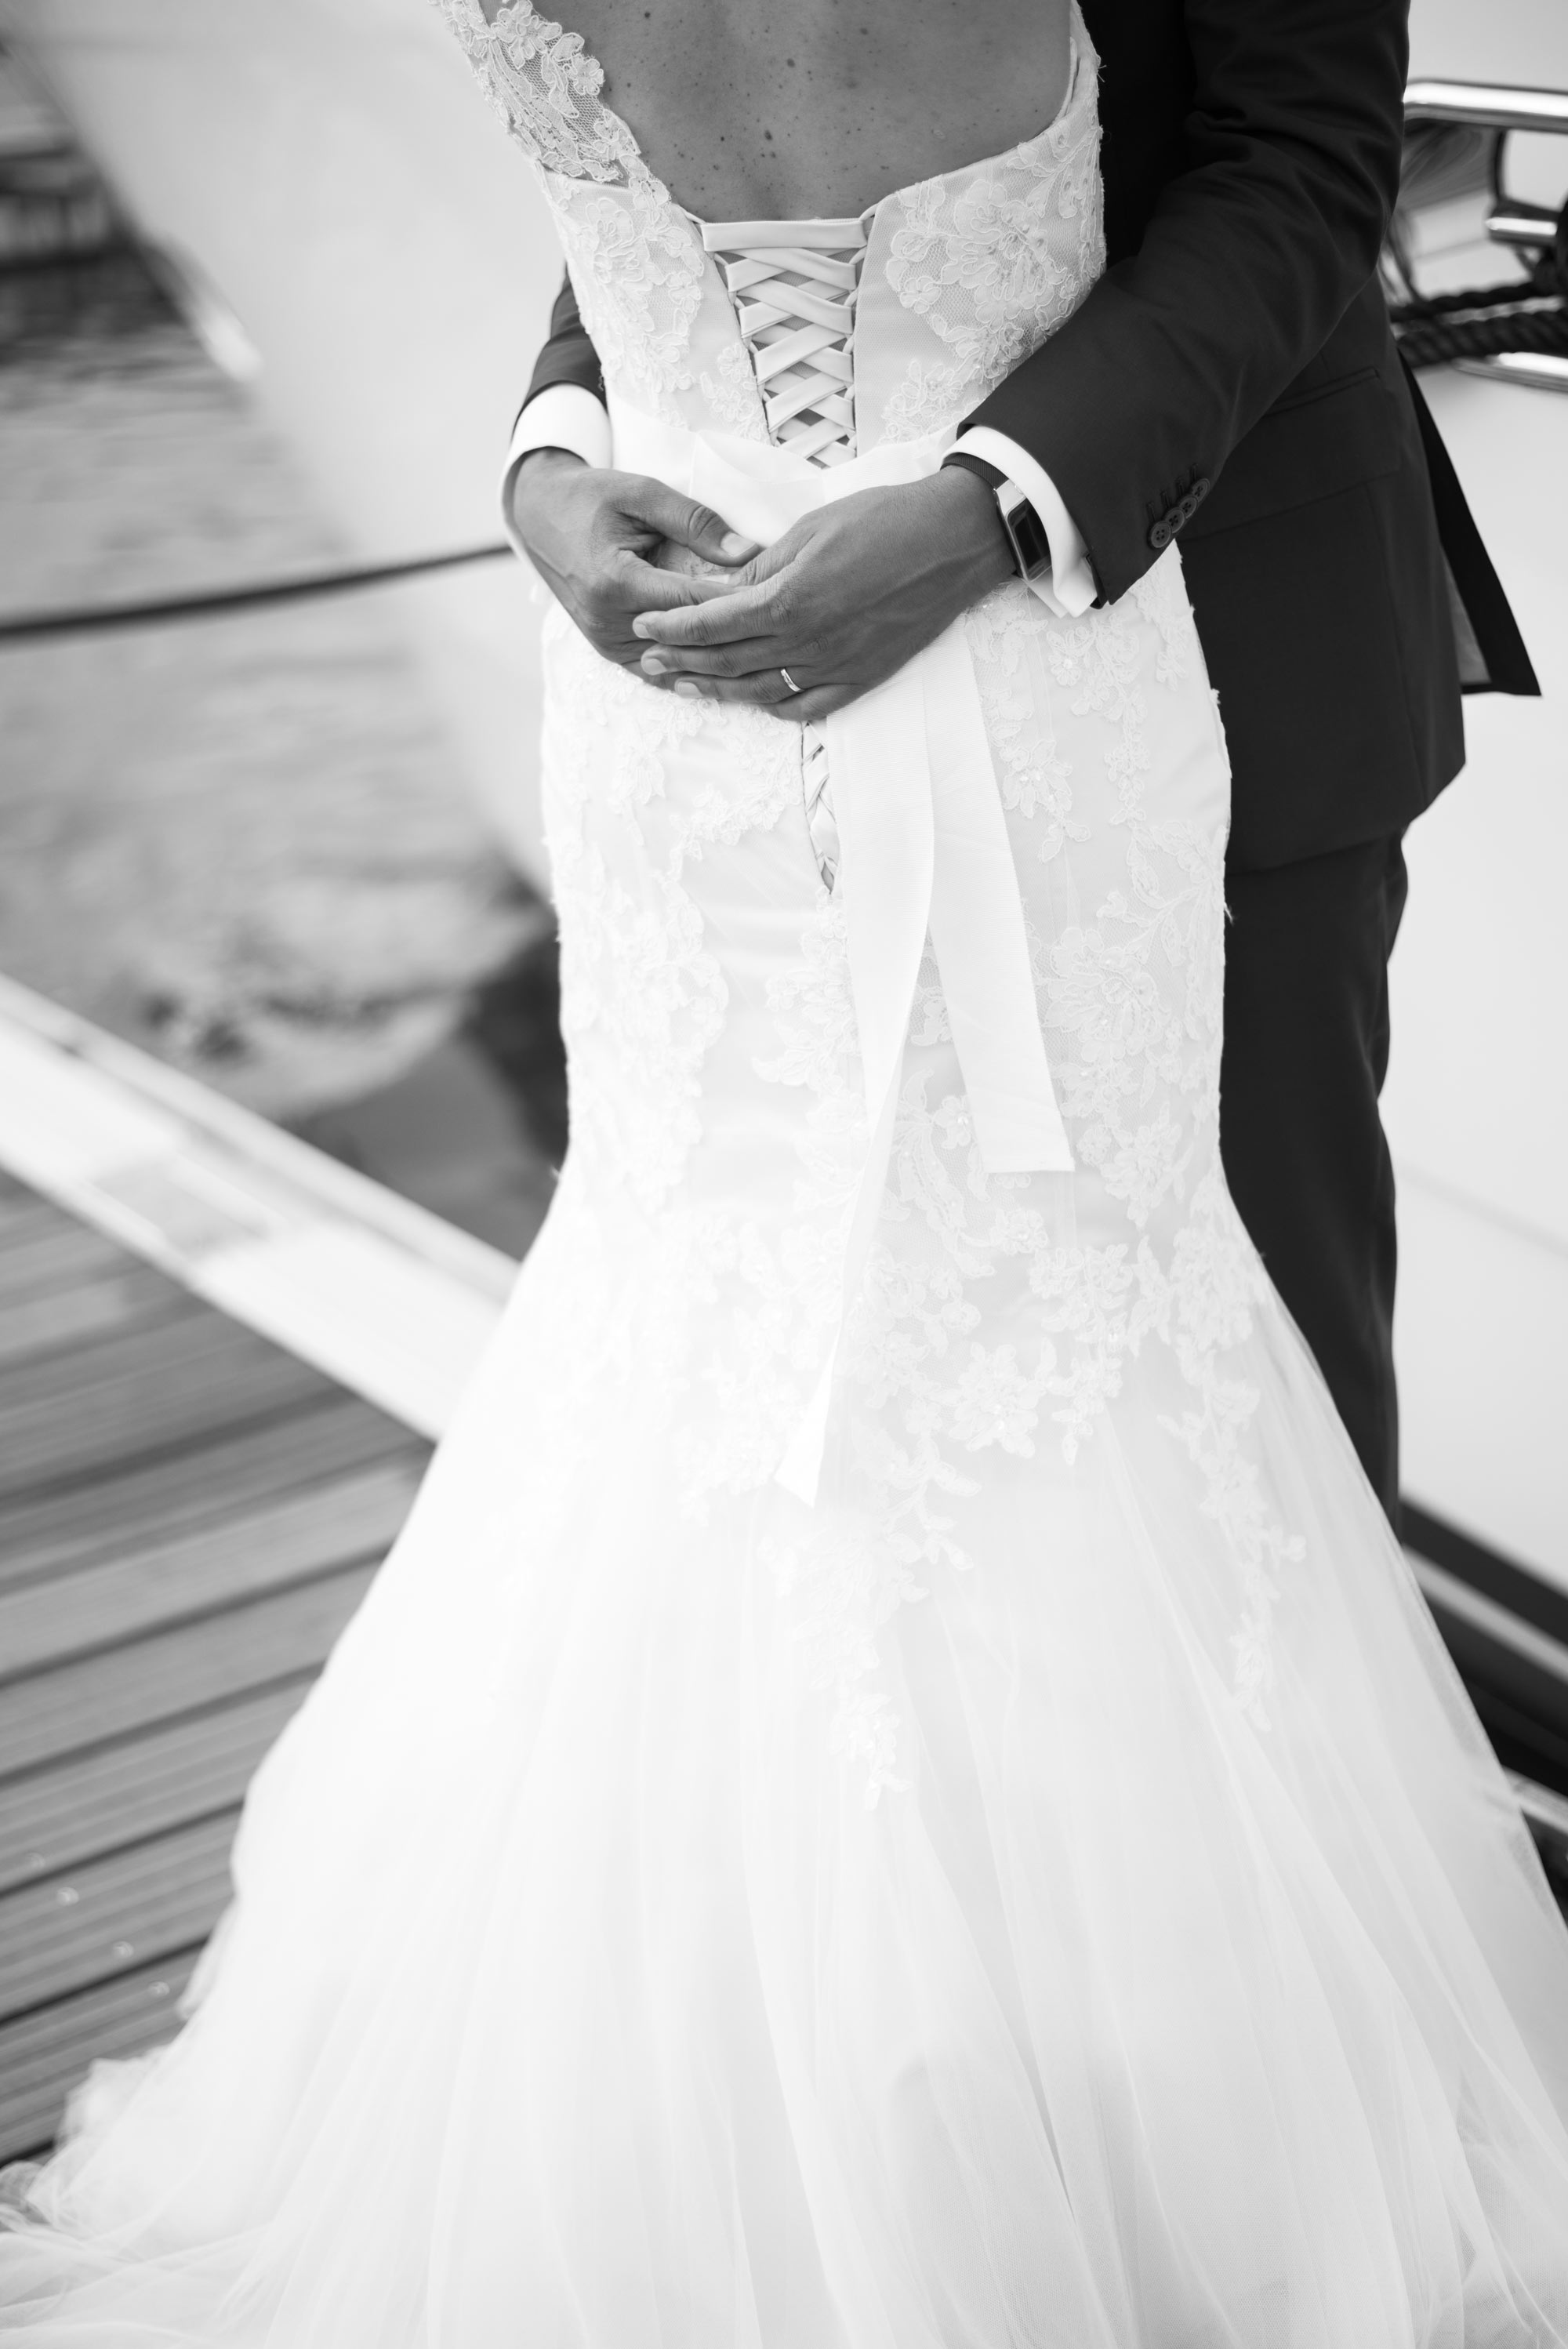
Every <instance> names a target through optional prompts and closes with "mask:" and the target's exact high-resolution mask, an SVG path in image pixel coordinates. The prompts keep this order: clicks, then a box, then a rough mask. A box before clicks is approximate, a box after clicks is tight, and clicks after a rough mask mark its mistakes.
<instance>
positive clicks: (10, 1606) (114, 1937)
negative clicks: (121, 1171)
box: [0, 1174, 429, 2158]
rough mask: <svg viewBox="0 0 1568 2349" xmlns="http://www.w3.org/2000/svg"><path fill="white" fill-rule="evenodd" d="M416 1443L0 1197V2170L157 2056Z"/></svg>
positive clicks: (24, 1193)
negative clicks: (130, 2061) (108, 2079)
mask: <svg viewBox="0 0 1568 2349" xmlns="http://www.w3.org/2000/svg"><path fill="white" fill-rule="evenodd" d="M428 1452H429V1445H428V1443H427V1442H426V1441H425V1440H424V1438H423V1437H421V1436H419V1435H417V1434H414V1433H411V1432H410V1431H409V1429H408V1428H407V1426H405V1425H402V1424H400V1423H398V1422H397V1421H396V1420H394V1419H392V1418H391V1417H389V1416H387V1414H386V1413H382V1412H380V1411H378V1410H376V1409H374V1408H373V1407H372V1406H371V1405H370V1404H369V1403H367V1402H363V1401H361V1400H360V1399H359V1398H358V1397H357V1396H355V1395H353V1394H350V1393H348V1392H346V1391H345V1389H344V1388H342V1387H341V1386H339V1385H337V1384H336V1383H335V1381H333V1380H332V1379H330V1378H328V1377H326V1376H325V1375H324V1374H323V1373H322V1372H321V1371H316V1370H314V1369H312V1368H310V1367H309V1366H308V1365H307V1364H306V1363H305V1362H304V1361H301V1360H300V1359H299V1358H298V1357H297V1356H296V1355H294V1354H293V1353H290V1352H288V1351H285V1350H284V1349H283V1348H281V1347H279V1346H277V1345H275V1344H273V1342H272V1341H271V1340H268V1339H266V1338H263V1337H261V1336H258V1335H257V1334H256V1333H255V1332H254V1331H253V1330H249V1329H246V1328H243V1327H242V1326H241V1325H240V1323H238V1322H237V1321H235V1320H233V1319H231V1318H229V1317H228V1316H227V1315H226V1314H224V1313H222V1311H220V1310H218V1309H216V1308H215V1307H214V1306H212V1305H211V1304H209V1303H207V1302H205V1301H204V1300H203V1299H201V1298H200V1297H198V1296H195V1295H193V1294H192V1293H191V1291H190V1290H189V1289H188V1288H184V1287H182V1286H181V1285H180V1284H179V1283H177V1282H176V1281H175V1280H173V1279H171V1278H170V1277H169V1276H168V1275H167V1274H166V1273H164V1272H162V1271H160V1270H159V1269H158V1268H155V1267H154V1266H152V1265H150V1264H148V1263H145V1262H143V1261H141V1260H140V1259H139V1258H138V1257H134V1256H132V1255H130V1254H129V1253H128V1252H127V1251H126V1250H125V1249H124V1248H123V1247H120V1246H119V1243H118V1242H117V1241H116V1240H114V1239H111V1238H109V1237H106V1236H105V1235H104V1234H103V1233H102V1232H100V1231H98V1230H95V1229H92V1228H91V1227H89V1226H87V1225H84V1224H82V1223H79V1222H77V1220H75V1219H74V1218H73V1217H72V1216H68V1215H67V1214H66V1213H64V1212H63V1211H62V1210H61V1209H60V1208H59V1207H57V1206H54V1205H52V1204H50V1203H49V1202H48V1201H46V1200H45V1199H43V1198H41V1197H39V1196H38V1195H36V1194H35V1193H33V1192H31V1191H29V1190H27V1189H26V1188H25V1187H24V1186H23V1185H21V1184H19V1183H18V1182H16V1181H15V1180H14V1179H13V1178H12V1177H10V1176H8V1175H5V1174H0V2158H12V2157H15V2156H18V2155H21V2154H26V2153H28V2152H31V2151H34V2150H36V2149H39V2148H42V2147H45V2146H46V2145H47V2143H48V2142H49V2140H50V2139H51V2138H52V2137H53V2136H54V2134H55V2131H56V2128H57V2124H58V2121H59V2117H60V2113H61V2109H62V2104H63V2100H64V2097H65V2095H66V2092H67V2089H68V2088H69V2087H70V2085H72V2084H73V2083H74V2082H75V2081H77V2079H79V2078H80V2076H81V2075H82V2073H83V2072H84V2070H85V2069H86V2068H87V2066H88V2064H89V2063H91V2062H92V2061H93V2059H94V2058H95V2057H98V2056H100V2055H125V2054H132V2053H135V2052H136V2051H137V2050H139V2049H141V2048H143V2047H145V2046H147V2045H149V2044H151V2043H153V2042H155V2041H156V2040H158V2039H160V2038H162V2037H166V2036H167V2035H169V2034H170V2033H171V2031H172V2030H173V2029H174V2027H175V2025H176V2022H177V2016H176V2013H175V2006H176V2002H177V2001H178V1999H179V1996H180V1993H181V1990H182V1989H183V1987H184V1985H185V1982H186V1981H187V1980H188V1978H189V1975H190V1972H191V1966H192V1964H193V1963H194V1961H195V1958H196V1955H197V1952H198V1951H199V1949H200V1947H201V1942H202V1941H203V1940H204V1939H205V1938H206V1936H207V1934H208V1933H209V1931H210V1930H211V1927H212V1925H213V1923H214V1921H215V1920H216V1919H217V1917H218V1915H219V1913H220V1911H221V1909H222V1907H223V1905H224V1902H225V1900H226V1899H227V1895H228V1850H229V1845H230V1841H231V1839H232V1835H233V1830H234V1824H235V1817H236V1813H237V1806H238V1804H239V1801H240V1797H241V1795H242V1791H243V1788H244V1785H245V1783H246V1781H247V1779H248V1778H249V1776H250V1775H251V1772H252V1771H253V1769H254V1767H255V1764H256V1763H257V1762H258V1760H259V1759H260V1757H261V1755H262V1754H263V1752H264V1751H265V1750H266V1748H267V1746H268V1745H269V1744H271V1742H272V1741H273V1738H274V1737H275V1736H276V1735H277V1733H278V1731H279V1730H280V1729H281V1728H282V1727H283V1725H284V1722H285V1721H286V1720H287V1719H288V1717H289V1715H290V1714H291V1713H292V1712H293V1711H294V1707H295V1706H296V1705H297V1704H298V1703H299V1702H300V1700H301V1698H302V1697H303V1696H304V1692H305V1691H306V1689H307V1688H308V1687H309V1685H310V1682H311V1681H312V1679H313V1678H314V1677H315V1673H316V1672H317V1671H319V1669H320V1667H321V1664H322V1662H323V1661H324V1660H325V1655H326V1652H327V1650H328V1648H329V1647H330V1645H331V1643H332V1641H333V1640H334V1639H335V1636H336V1634H337V1632H338V1631H339V1630H341V1628H342V1626H343V1625H344V1623H345V1622H346V1619H347V1618H348V1616H349V1615H350V1613H351V1612H352V1611H353V1609H354V1607H355V1605H356V1602H357V1600H358V1599H359V1598H360V1596H361V1594H362V1593H363V1591H364V1590H365V1588H366V1584H367V1582H368V1581H369V1578H370V1576H371V1574H372V1573H373V1571H374V1569H375V1567H376V1564H377V1561H378V1559H379V1558H380V1557H382V1555H383V1554H384V1552H385V1551H386V1549H387V1546H388V1545H389V1543H390V1542H391V1540H392V1538H393V1537H394V1536H395V1535H396V1534H397V1529H398V1527H399V1526H400V1525H401V1524H402V1521H403V1518H404V1516H405V1514H406V1513H407V1508H408V1505H409V1503H410V1501H411V1499H412V1497H413V1494H414V1491H415V1487H416V1485H417V1484H418V1478H419V1476H420V1474H421V1472H422V1470H423V1467H424V1464H425V1461H426V1459H427V1457H428Z"/></svg>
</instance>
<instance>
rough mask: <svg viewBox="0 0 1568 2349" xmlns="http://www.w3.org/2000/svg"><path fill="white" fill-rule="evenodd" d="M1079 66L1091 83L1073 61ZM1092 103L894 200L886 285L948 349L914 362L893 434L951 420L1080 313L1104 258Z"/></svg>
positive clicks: (1079, 97) (896, 401)
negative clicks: (977, 167) (968, 171)
mask: <svg viewBox="0 0 1568 2349" xmlns="http://www.w3.org/2000/svg"><path fill="white" fill-rule="evenodd" d="M1075 70H1076V73H1077V74H1078V76H1079V77H1082V78H1084V82H1085V85H1086V87H1087V88H1089V89H1092V72H1090V71H1089V70H1088V67H1087V62H1086V60H1085V59H1084V58H1083V57H1079V58H1078V63H1077V67H1076V68H1075ZM1098 157H1099V123H1098V120H1097V118H1096V114H1095V109H1094V107H1093V105H1092V103H1089V104H1085V103H1084V95H1083V91H1081V90H1079V89H1075V90H1074V92H1073V94H1072V98H1071V99H1070V101H1069V103H1068V106H1067V108H1066V109H1064V111H1063V113H1062V115H1061V117H1060V119H1058V120H1057V122H1056V123H1054V124H1053V125H1052V126H1051V128H1050V129H1048V130H1046V131H1043V132H1042V133H1041V134H1040V136H1039V137H1038V138H1037V139H1032V140H1026V141H1025V142H1024V143H1023V144H1022V145H1021V146H1019V147H1016V148H1014V149H1013V150H1011V151H1010V152H1009V153H1007V154H1006V155H1004V156H1000V157H998V158H997V160H996V161H995V163H994V164H991V165H989V166H988V167H987V168H986V169H985V171H981V172H977V173H975V174H974V175H973V176H972V177H969V178H966V179H965V180H963V181H959V182H958V183H957V184H956V185H954V182H953V181H951V180H944V179H937V180H927V181H922V182H921V184H920V185H919V186H917V187H913V188H910V189H906V190H905V191H903V192H902V193H901V194H900V195H899V196H898V197H897V198H896V199H894V200H893V201H894V202H896V203H897V205H898V207H899V209H900V211H901V212H902V213H903V226H902V227H900V228H899V229H897V230H896V231H895V232H894V234H893V237H892V249H891V254H890V257H889V260H888V264H887V277H888V283H889V285H891V286H892V290H893V292H894V293H895V294H896V295H898V298H899V300H900V301H901V302H902V303H903V305H904V307H905V308H906V309H908V310H911V311H913V313H914V315H915V316H917V317H919V318H921V319H923V321H924V323H925V325H926V326H928V327H929V328H930V329H931V331H932V332H933V334H934V335H935V336H937V337H938V339H939V340H940V341H941V342H942V343H944V344H945V346H946V347H947V348H948V350H949V351H950V352H951V353H952V364H951V367H948V368H933V367H918V366H917V367H912V369H911V371H910V374H909V375H908V376H906V378H905V380H904V384H903V386H901V387H900V388H899V390H898V391H897V392H895V394H894V396H893V398H892V400H891V401H890V402H889V409H890V411H891V412H892V413H891V417H890V423H891V427H892V436H893V437H895V438H897V437H903V436H906V435H907V433H908V430H909V426H910V424H911V423H912V422H913V418H914V417H915V416H916V415H918V416H919V417H920V419H921V424H920V429H921V430H923V431H930V430H932V429H934V428H935V427H936V426H938V425H941V424H946V423H949V422H952V421H954V420H955V419H956V417H957V415H958V413H959V412H960V409H961V408H962V406H963V405H964V403H965V402H966V401H973V400H974V398H975V397H976V396H977V395H982V396H983V395H984V393H985V392H986V391H989V390H992V389H994V388H995V386H996V385H997V384H999V383H1000V382H1002V380H1003V379H1004V378H1006V376H1008V375H1010V374H1011V373H1012V371H1013V369H1014V368H1015V367H1016V366H1017V365H1018V364H1019V362H1020V361H1021V360H1023V359H1025V358H1027V357H1028V356H1029V355H1030V353H1031V352H1033V351H1035V350H1037V349H1038V347H1039V346H1040V345H1041V343H1042V342H1044V341H1045V339H1046V337H1047V336H1048V335H1049V334H1050V333H1051V332H1052V331H1053V330H1054V329H1055V328H1056V327H1057V326H1060V325H1061V324H1062V323H1063V321H1064V320H1065V319H1067V318H1068V317H1069V316H1071V315H1072V313H1073V311H1074V310H1076V309H1077V307H1078V304H1079V303H1080V302H1081V301H1082V300H1083V298H1084V296H1085V295H1087V294H1088V290H1089V287H1090V286H1091V285H1093V284H1094V282H1095V280H1096V278H1097V277H1099V274H1101V272H1102V270H1103V268H1104V266H1105V238H1104V232H1103V228H1102V226H1101V222H1100V215H1099V172H1098V170H1097V168H1096V167H1097V161H1098Z"/></svg>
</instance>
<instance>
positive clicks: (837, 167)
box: [483, 0, 1070, 220]
mask: <svg viewBox="0 0 1568 2349" xmlns="http://www.w3.org/2000/svg"><path fill="white" fill-rule="evenodd" d="M483 4H484V5H485V7H486V9H487V11H488V12H489V13H490V14H491V15H492V16H493V14H494V12H495V7H496V5H499V0H483ZM568 5H569V7H570V10H571V15H570V19H569V21H568V22H567V24H566V29H567V31H569V32H575V33H580V34H581V35H582V36H583V45H584V47H586V48H587V50H588V52H589V54H590V55H591V56H592V57H596V58H597V59H598V60H599V63H600V64H601V65H602V66H603V68H604V88H603V97H604V100H605V102H606V104H608V105H610V106H612V107H613V108H614V110H615V112H616V113H617V114H619V115H620V116H621V118H622V119H623V120H624V122H625V123H626V124H627V126H628V128H629V129H631V131H632V133H633V135H634V138H635V139H636V140H637V143H638V145H639V146H640V148H641V149H642V151H643V155H644V159H645V161H646V163H647V165H648V168H649V170H650V171H653V172H654V173H655V175H656V176H657V177H658V178H659V179H661V180H662V181H664V182H665V186H666V187H667V188H668V189H669V191H670V192H671V194H672V195H673V196H674V197H675V199H676V202H677V203H680V204H683V205H684V206H685V207H686V211H688V212H694V213H696V216H697V217H698V218H699V219H702V220H791V219H802V218H807V217H810V216H811V215H813V214H820V215H825V216H827V217H829V218H841V217H850V216H852V215H853V214H855V213H858V212H864V211H865V210H866V209H867V207H868V206H870V205H872V204H874V203H875V202H877V200H878V199H879V198H880V197H882V196H885V195H889V194H891V193H892V191H893V190H894V189H895V188H905V187H909V186H910V185H911V184H912V183H913V182H914V181H917V180H924V179H929V178H931V177H932V176H933V175H934V174H935V173H938V172H942V171H957V170H959V169H961V168H962V166H963V165H965V164H966V163H975V162H979V161H981V160H984V159H985V157H987V156H990V155H997V154H1001V153H1002V152H1003V151H1004V150H1006V149H1007V148H1009V147H1014V146H1016V145H1017V143H1018V142H1019V141H1020V140H1025V139H1032V138H1033V137H1034V136H1035V135H1036V134H1037V132H1038V131H1041V130H1043V129H1045V128H1046V126H1047V123H1049V122H1051V121H1052V120H1053V119H1055V117H1056V115H1057V113H1058V111H1059V110H1060V108H1061V104H1062V100H1063V98H1065V96H1066V94H1067V84H1068V71H1069V67H1070V59H1069V47H1068V0H658V5H655V6H653V7H648V6H645V5H644V0H568ZM998 60H1005V61H1006V69H1005V70H999V69H998Z"/></svg>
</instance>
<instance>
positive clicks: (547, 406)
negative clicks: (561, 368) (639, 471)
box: [500, 383, 611, 554]
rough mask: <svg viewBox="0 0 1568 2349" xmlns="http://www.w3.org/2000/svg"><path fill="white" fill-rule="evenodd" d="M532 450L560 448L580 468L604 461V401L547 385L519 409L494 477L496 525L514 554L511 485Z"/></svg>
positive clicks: (566, 386) (577, 389)
mask: <svg viewBox="0 0 1568 2349" xmlns="http://www.w3.org/2000/svg"><path fill="white" fill-rule="evenodd" d="M533 449H566V450H570V451H571V453H572V454H573V456H574V457H581V458H582V460H583V463H584V464H585V465H607V464H608V463H609V462H610V456H611V449H610V417H609V411H608V410H607V409H606V408H605V406H604V403H603V400H602V399H599V398H596V397H595V395H594V394H593V392H591V391H585V390H584V389H583V386H582V385H581V384H580V383H552V384H549V385H547V386H546V387H545V388H544V390H542V392H540V393H539V394H538V395H537V396H536V397H535V398H532V399H531V400H530V401H529V402H528V404H527V406H526V407H525V408H524V409H523V411H522V413H521V416H520V417H519V418H518V419H517V422H516V423H515V424H514V425H513V426H512V428H511V440H510V441H509V442H508V444H507V451H506V463H505V465H504V466H503V467H502V469H501V477H500V515H501V523H502V526H503V527H504V529H505V531H506V534H507V536H508V538H509V539H510V540H511V543H512V545H513V546H514V547H516V548H517V552H518V553H519V554H522V552H523V549H522V546H521V543H519V540H518V536H517V533H516V532H515V530H514V529H513V528H512V522H511V485H512V482H513V481H514V480H515V479H516V475H517V469H518V467H519V466H520V465H521V462H522V460H523V459H524V458H525V457H526V456H527V455H528V454H529V452H530V450H533Z"/></svg>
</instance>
